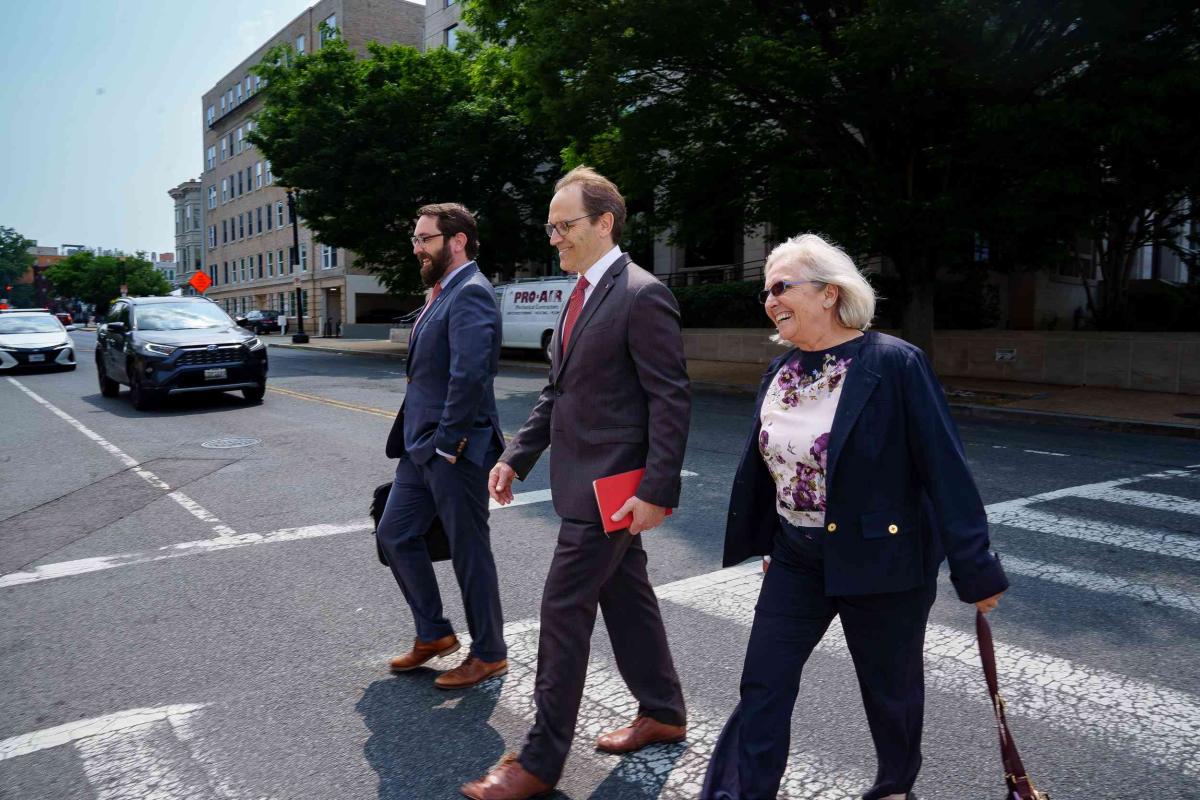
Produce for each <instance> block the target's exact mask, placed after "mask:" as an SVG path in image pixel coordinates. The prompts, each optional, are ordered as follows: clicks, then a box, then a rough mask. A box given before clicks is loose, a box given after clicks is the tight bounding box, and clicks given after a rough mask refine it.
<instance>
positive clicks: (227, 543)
mask: <svg viewBox="0 0 1200 800" xmlns="http://www.w3.org/2000/svg"><path fill="white" fill-rule="evenodd" d="M548 500H550V490H549V489H540V490H537V491H532V492H520V493H518V494H515V495H513V501H512V502H511V503H509V504H508V505H507V506H501V505H499V504H498V503H496V502H494V501H489V506H490V508H491V510H492V511H499V510H501V509H505V508H516V507H518V506H527V505H532V504H534V503H545V502H547V501H548ZM371 528H372V523H371V520H370V518H368V517H363V518H362V519H357V520H351V521H349V522H344V523H341V524H338V525H327V524H322V525H305V526H303V527H299V528H282V529H280V530H277V531H271V532H269V533H244V534H233V535H229V536H217V537H215V538H212V539H200V540H197V541H193V542H179V543H177V544H169V545H164V546H163V547H158V548H155V549H154V550H145V551H142V552H137V553H121V554H118V555H111V556H97V557H94V558H80V559H77V560H74V561H60V562H57V563H54V564H43V565H42V566H40V567H34V568H33V569H30V570H25V571H22V572H10V573H8V574H7V575H0V589H4V588H7V587H9V586H22V585H25V584H28V583H40V582H41V581H47V580H51V579H53V578H66V577H70V576H72V575H86V574H88V573H90V572H101V571H103V570H108V569H114V568H116V567H127V566H131V565H133V564H149V563H152V562H154V561H167V560H170V559H174V558H182V557H184V556H191V555H202V554H205V553H216V552H220V551H222V550H231V549H233V548H237V547H246V546H248V545H255V544H276V543H279V542H294V541H300V540H302V539H318V538H321V537H323V536H336V535H338V534H342V533H355V532H361V531H369V530H371Z"/></svg>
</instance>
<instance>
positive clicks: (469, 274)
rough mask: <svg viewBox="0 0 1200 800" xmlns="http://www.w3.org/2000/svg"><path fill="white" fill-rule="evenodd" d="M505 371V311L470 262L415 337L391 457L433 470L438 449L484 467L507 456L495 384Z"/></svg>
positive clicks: (392, 435) (389, 449)
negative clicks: (405, 458) (502, 337)
mask: <svg viewBox="0 0 1200 800" xmlns="http://www.w3.org/2000/svg"><path fill="white" fill-rule="evenodd" d="M499 368H500V310H499V309H498V308H497V307H496V295H495V291H494V290H493V289H492V284H491V282H490V281H488V279H487V278H485V277H484V276H483V274H482V273H481V272H480V271H479V267H478V266H477V265H476V264H475V263H474V262H471V263H469V264H467V265H466V266H464V267H463V268H462V269H461V270H460V271H459V273H458V274H457V275H455V276H454V277H453V278H452V279H451V280H450V283H449V284H448V285H447V286H446V288H444V289H443V290H442V291H441V293H440V294H439V295H438V297H437V299H436V300H435V301H434V302H433V305H432V306H430V308H429V309H428V310H427V311H426V312H425V314H424V315H423V316H422V317H421V319H420V320H419V321H418V323H417V326H416V328H415V329H414V330H413V334H412V339H411V340H410V341H409V347H408V361H407V364H406V366H405V371H406V373H407V376H408V378H407V379H408V390H407V392H406V393H405V395H404V402H403V403H402V404H401V405H400V413H398V414H397V415H396V421H395V422H394V423H393V424H392V430H391V433H390V434H389V435H388V441H387V456H388V458H399V457H400V456H402V455H404V454H406V453H407V454H408V456H409V458H411V459H412V460H413V461H414V462H415V463H418V464H425V463H428V462H429V460H430V459H432V458H433V457H434V456H435V455H436V454H437V453H436V451H437V450H441V451H442V452H443V453H450V454H452V455H455V456H459V457H461V458H466V459H467V460H468V461H471V462H472V463H474V464H478V465H479V466H484V467H491V464H487V463H485V462H486V461H487V460H488V458H489V456H488V453H489V452H491V453H499V452H500V451H501V450H503V449H504V434H503V433H501V431H500V417H499V415H498V414H497V412H496V393H495V390H494V388H493V382H494V381H495V378H496V373H497V371H498V370H499Z"/></svg>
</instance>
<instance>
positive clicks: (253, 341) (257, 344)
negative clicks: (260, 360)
mask: <svg viewBox="0 0 1200 800" xmlns="http://www.w3.org/2000/svg"><path fill="white" fill-rule="evenodd" d="M243 344H245V345H246V347H247V348H248V349H250V350H262V349H263V348H264V347H266V345H265V344H263V343H262V339H259V338H258V337H257V336H253V337H251V338H249V339H247V340H246V341H245V342H243Z"/></svg>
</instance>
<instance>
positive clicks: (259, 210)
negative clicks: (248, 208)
mask: <svg viewBox="0 0 1200 800" xmlns="http://www.w3.org/2000/svg"><path fill="white" fill-rule="evenodd" d="M256 211H258V214H257V216H258V232H259V233H262V206H259V207H258V208H257V209H256Z"/></svg>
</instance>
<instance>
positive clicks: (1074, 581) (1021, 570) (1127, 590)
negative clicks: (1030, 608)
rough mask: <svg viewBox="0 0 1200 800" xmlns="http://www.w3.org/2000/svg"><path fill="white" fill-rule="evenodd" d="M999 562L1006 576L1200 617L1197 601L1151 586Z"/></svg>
mask: <svg viewBox="0 0 1200 800" xmlns="http://www.w3.org/2000/svg"><path fill="white" fill-rule="evenodd" d="M1003 559H1004V571H1005V572H1008V573H1010V574H1015V575H1026V576H1028V577H1030V578H1037V579H1039V580H1044V581H1050V582H1052V583H1061V584H1063V585H1065V586H1074V587H1076V588H1078V589H1086V590H1088V591H1092V592H1104V593H1106V594H1115V595H1121V596H1122V597H1128V598H1131V599H1133V600H1137V601H1139V602H1142V603H1151V604H1153V605H1158V606H1166V607H1168V608H1177V609H1180V610H1183V611H1188V612H1191V613H1192V614H1200V597H1198V596H1197V595H1194V594H1190V593H1188V592H1180V591H1176V590H1174V589H1167V588H1165V587H1162V586H1158V585H1156V584H1152V583H1138V582H1137V581H1131V580H1127V579H1125V578H1118V577H1114V576H1112V575H1104V574H1102V573H1099V572H1091V571H1089V570H1082V569H1071V568H1068V567H1064V566H1063V565H1062V564H1053V563H1050V562H1046V561H1037V560H1035V559H1032V558H1021V557H1020V556H1014V555H1009V554H1005V555H1004V556H1003Z"/></svg>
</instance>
